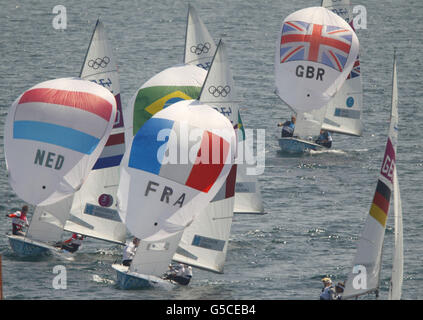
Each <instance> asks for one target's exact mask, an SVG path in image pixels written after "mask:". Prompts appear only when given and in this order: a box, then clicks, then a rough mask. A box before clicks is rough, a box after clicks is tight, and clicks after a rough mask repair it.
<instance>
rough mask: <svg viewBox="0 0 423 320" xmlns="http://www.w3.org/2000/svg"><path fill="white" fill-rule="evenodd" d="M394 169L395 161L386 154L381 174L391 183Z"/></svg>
mask: <svg viewBox="0 0 423 320" xmlns="http://www.w3.org/2000/svg"><path fill="white" fill-rule="evenodd" d="M394 168H395V159H391V157H390V156H389V155H388V154H387V155H386V156H385V159H384V160H383V165H382V170H381V172H382V174H383V175H384V176H385V177H386V178H388V179H389V180H391V181H392V179H393V175H394Z"/></svg>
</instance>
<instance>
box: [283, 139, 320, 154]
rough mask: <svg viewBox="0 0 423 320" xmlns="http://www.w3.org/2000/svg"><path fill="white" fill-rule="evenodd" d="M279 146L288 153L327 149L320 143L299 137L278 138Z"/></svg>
mask: <svg viewBox="0 0 423 320" xmlns="http://www.w3.org/2000/svg"><path fill="white" fill-rule="evenodd" d="M279 146H280V147H281V150H282V151H283V152H288V153H304V152H308V151H310V150H313V151H319V150H324V149H327V148H326V147H324V146H321V145H320V144H317V143H314V142H312V141H307V140H303V139H300V138H294V137H287V138H280V139H279Z"/></svg>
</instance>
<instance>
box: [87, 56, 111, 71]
mask: <svg viewBox="0 0 423 320" xmlns="http://www.w3.org/2000/svg"><path fill="white" fill-rule="evenodd" d="M109 62H110V58H109V57H107V56H106V57H104V58H97V59H95V60H90V61H88V66H89V67H91V68H93V69H98V68H100V67H101V68H105V67H106V66H107V65H108V64H109Z"/></svg>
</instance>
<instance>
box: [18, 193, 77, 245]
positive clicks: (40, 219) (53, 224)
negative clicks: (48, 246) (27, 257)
mask: <svg viewBox="0 0 423 320" xmlns="http://www.w3.org/2000/svg"><path fill="white" fill-rule="evenodd" d="M72 198H73V196H72V195H71V196H69V197H68V198H66V199H63V200H61V201H58V202H56V203H54V204H51V205H49V206H37V207H36V208H35V211H34V214H33V215H32V218H31V223H30V225H29V227H28V231H27V233H26V237H28V238H30V239H32V240H36V241H41V242H44V243H55V242H58V241H60V240H61V239H62V233H63V227H64V225H65V223H66V220H67V219H68V217H69V212H70V208H71V206H72Z"/></svg>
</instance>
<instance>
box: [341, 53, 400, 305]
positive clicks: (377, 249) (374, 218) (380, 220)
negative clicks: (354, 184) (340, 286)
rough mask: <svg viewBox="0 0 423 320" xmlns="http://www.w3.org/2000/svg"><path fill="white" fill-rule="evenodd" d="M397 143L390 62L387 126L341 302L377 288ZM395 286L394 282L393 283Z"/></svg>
mask: <svg viewBox="0 0 423 320" xmlns="http://www.w3.org/2000/svg"><path fill="white" fill-rule="evenodd" d="M397 142H398V100H397V89H396V60H395V59H394V70H393V88H392V109H391V123H390V127H389V134H388V141H387V144H386V148H385V155H384V157H383V162H382V168H381V170H380V174H379V179H378V182H377V186H376V191H375V195H374V198H373V203H372V205H371V207H370V212H369V215H368V217H367V220H366V225H365V227H364V230H363V233H362V235H361V237H360V240H359V243H358V248H357V252H356V255H355V257H354V260H353V270H352V272H350V273H349V275H348V278H347V281H346V284H345V292H344V294H343V299H348V298H352V297H357V296H360V295H363V294H365V293H368V292H373V291H376V290H378V288H379V277H380V269H381V262H382V247H383V240H384V236H385V228H386V221H387V218H388V211H389V204H390V199H391V192H392V190H393V189H394V184H395V168H396V166H395V163H396V149H397ZM395 284H396V285H397V284H398V278H397V281H396V283H395Z"/></svg>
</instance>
